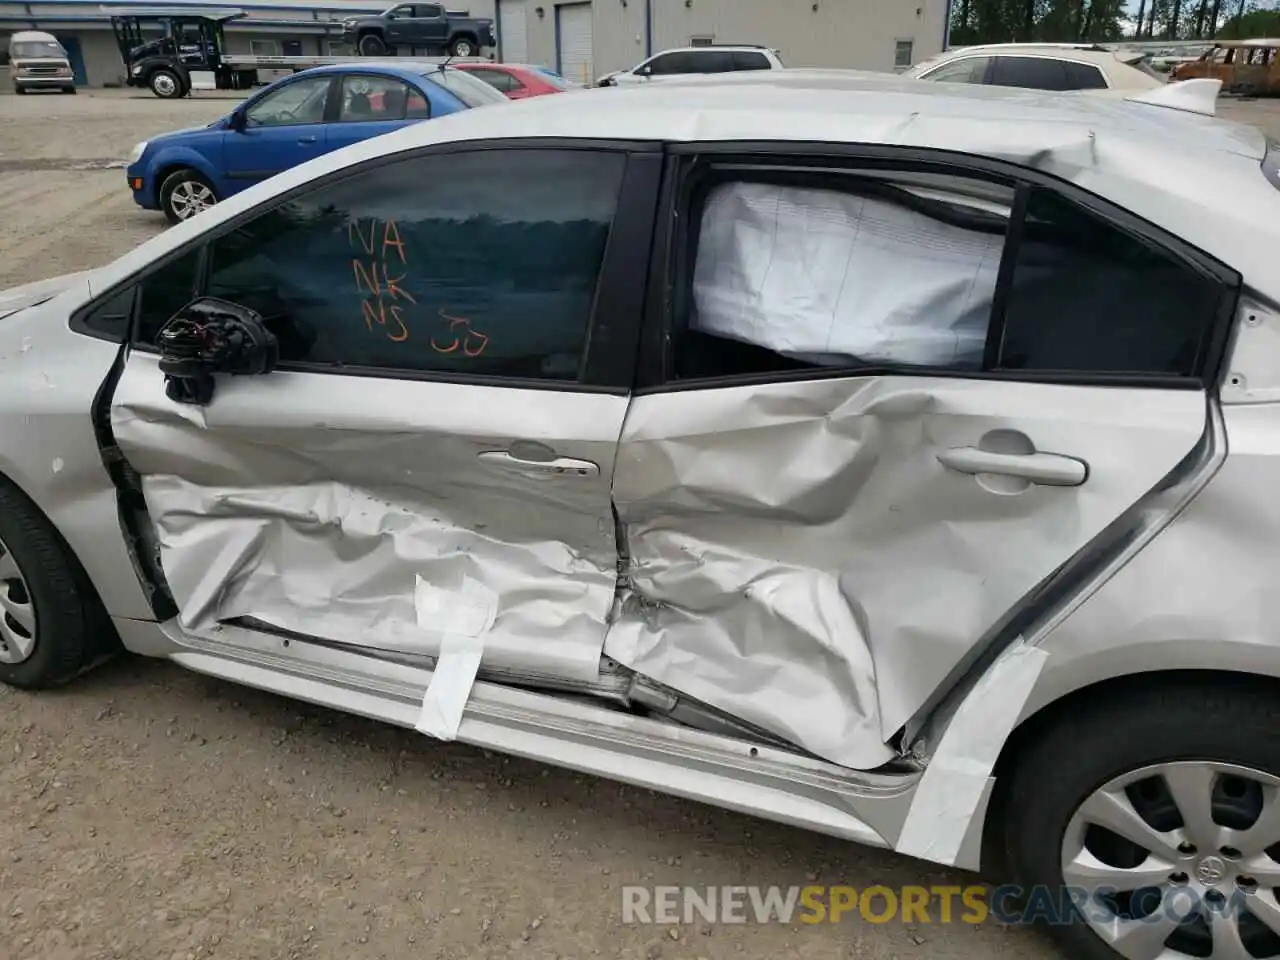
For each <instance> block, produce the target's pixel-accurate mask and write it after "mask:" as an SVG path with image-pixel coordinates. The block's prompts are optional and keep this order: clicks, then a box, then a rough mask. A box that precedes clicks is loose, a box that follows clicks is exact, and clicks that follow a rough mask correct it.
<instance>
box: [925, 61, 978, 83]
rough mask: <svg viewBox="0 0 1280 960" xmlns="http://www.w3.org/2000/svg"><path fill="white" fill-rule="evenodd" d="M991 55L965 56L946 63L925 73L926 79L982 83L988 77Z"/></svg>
mask: <svg viewBox="0 0 1280 960" xmlns="http://www.w3.org/2000/svg"><path fill="white" fill-rule="evenodd" d="M990 63H991V58H990V57H964V58H963V59H960V60H957V61H955V62H954V63H946V64H943V65H942V66H940V67H938V69H936V70H934V71H932V72H930V73H927V74H925V76H924V79H925V80H936V81H937V82H939V83H982V82H983V81H984V80H985V79H986V77H987V66H988V65H989V64H990Z"/></svg>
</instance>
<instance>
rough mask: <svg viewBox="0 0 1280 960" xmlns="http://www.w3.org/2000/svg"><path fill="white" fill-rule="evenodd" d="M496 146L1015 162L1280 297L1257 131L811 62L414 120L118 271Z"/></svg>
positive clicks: (276, 185)
mask: <svg viewBox="0 0 1280 960" xmlns="http://www.w3.org/2000/svg"><path fill="white" fill-rule="evenodd" d="M744 78H750V79H744ZM744 85H745V86H746V88H747V89H746V90H744V89H743V87H744ZM744 94H748V95H744ZM488 140H510V141H514V142H519V141H529V140H543V141H549V142H555V141H560V142H569V143H573V142H578V143H583V142H588V143H589V142H592V141H614V142H625V143H631V144H644V143H650V144H653V145H654V148H655V149H658V148H660V147H661V145H662V144H664V143H670V144H682V143H692V144H696V143H699V142H719V141H723V142H740V143H743V144H744V145H746V144H751V143H795V144H805V143H814V142H819V143H832V144H842V143H843V144H850V145H869V146H877V145H892V146H899V147H906V148H914V149H917V150H928V151H946V152H951V153H955V154H967V155H972V156H978V157H987V158H992V159H995V160H1003V161H1006V162H1010V163H1014V164H1017V165H1019V166H1022V167H1024V168H1029V169H1035V170H1037V171H1039V172H1041V173H1042V174H1044V175H1047V176H1050V177H1056V178H1059V179H1061V180H1063V181H1064V182H1072V183H1075V184H1077V185H1078V186H1079V187H1080V188H1082V189H1084V190H1086V191H1092V192H1094V193H1098V194H1100V195H1102V196H1105V197H1108V198H1109V199H1111V200H1113V201H1114V202H1117V203H1119V204H1120V205H1121V206H1123V207H1125V208H1127V209H1129V210H1130V211H1132V212H1133V213H1134V214H1136V215H1137V216H1139V217H1144V218H1146V219H1148V220H1152V221H1155V222H1157V223H1159V224H1161V225H1162V226H1163V227H1164V228H1165V229H1167V230H1171V231H1173V232H1175V233H1178V234H1180V235H1182V236H1184V237H1186V238H1187V240H1188V242H1190V243H1192V244H1193V245H1196V246H1199V247H1201V248H1202V249H1204V250H1206V251H1208V252H1209V253H1211V254H1212V255H1214V256H1217V257H1219V258H1220V259H1222V260H1223V261H1225V262H1226V263H1229V264H1231V265H1232V266H1233V267H1235V268H1237V269H1239V270H1241V271H1242V272H1243V273H1244V275H1245V276H1246V278H1249V279H1250V280H1251V282H1254V283H1255V284H1257V285H1258V286H1259V289H1260V290H1261V291H1262V292H1263V293H1264V295H1267V296H1272V297H1274V298H1276V299H1280V277H1277V276H1276V275H1275V269H1274V255H1273V253H1272V251H1273V250H1274V249H1275V245H1276V244H1277V243H1280V217H1275V216H1271V215H1269V214H1266V213H1264V211H1271V210H1274V209H1276V205H1277V203H1278V202H1280V191H1277V190H1276V188H1275V187H1273V186H1272V185H1271V184H1270V183H1269V182H1268V181H1267V179H1266V177H1265V176H1264V175H1263V173H1262V169H1261V163H1262V157H1263V156H1264V155H1265V152H1266V140H1265V138H1264V137H1263V136H1262V134H1261V133H1260V132H1259V131H1258V130H1257V129H1255V128H1253V127H1247V126H1244V125H1242V124H1234V123H1228V122H1226V121H1223V120H1218V119H1216V118H1213V117H1207V116H1202V115H1199V114H1193V113H1188V112H1184V111H1181V110H1175V109H1170V108H1167V107H1160V106H1155V105H1151V104H1144V103H1133V102H1129V100H1128V99H1127V98H1124V97H1119V96H1115V97H1112V96H1094V95H1089V94H1071V93H1066V94H1063V93H1046V92H1042V91H1034V90H1024V89H1020V88H1015V87H992V86H984V85H971V84H944V83H933V82H930V81H927V80H911V79H905V78H902V77H899V76H897V75H895V74H874V73H858V72H855V71H839V70H829V71H822V70H799V69H795V70H768V71H765V70H759V71H739V72H738V73H736V74H718V75H712V76H700V77H697V78H684V77H680V78H672V79H671V80H669V81H667V82H664V83H660V84H638V85H636V86H635V87H604V88H590V89H584V90H582V91H580V92H577V93H575V94H574V95H573V96H572V97H533V98H530V99H528V100H523V101H521V102H519V103H518V104H515V105H512V104H494V105H492V106H483V107H479V108H477V109H473V110H464V111H460V112H458V113H454V114H449V115H447V116H442V117H439V118H437V119H435V120H432V121H431V122H430V123H417V124H411V125H409V126H407V127H403V128H401V129H399V130H395V131H391V132H389V133H385V134H382V135H380V136H377V137H372V138H370V139H368V140H363V141H361V142H359V143H356V144H353V145H351V146H348V147H344V148H341V149H339V150H337V151H334V152H331V153H327V154H324V155H323V156H320V157H317V158H316V159H314V160H311V161H309V162H308V163H305V164H303V165H301V166H298V167H293V168H291V169H289V170H285V171H283V172H282V173H279V174H277V175H276V176H274V177H272V178H271V179H270V180H268V181H264V182H263V183H262V184H259V185H258V186H255V187H251V188H250V189H249V190H246V191H243V192H241V193H238V194H236V195H235V196H232V197H228V198H227V199H226V200H224V201H222V202H221V203H219V204H218V205H217V206H215V207H213V208H212V209H211V210H210V211H208V212H207V214H206V215H204V216H202V217H196V218H192V219H191V220H187V221H184V222H183V223H181V224H178V225H177V226H175V227H173V228H171V229H170V230H169V231H166V232H165V233H163V234H160V235H159V236H158V237H157V238H155V239H154V240H151V241H148V242H147V243H145V244H143V246H142V247H139V248H138V249H137V251H135V253H136V254H137V256H136V257H129V258H125V260H123V261H121V262H119V263H118V264H116V265H113V267H112V271H113V275H114V272H115V271H123V270H126V269H136V268H137V267H138V266H139V265H140V264H141V263H143V262H146V261H147V260H148V258H150V257H154V256H157V255H159V253H160V250H161V248H164V249H168V248H169V247H170V245H172V244H177V243H180V242H184V238H187V239H189V238H190V236H194V235H195V234H196V233H199V232H201V231H203V230H204V229H205V228H206V225H209V226H212V221H211V220H210V219H209V218H210V217H212V218H214V219H216V220H222V219H224V218H229V217H234V216H237V215H238V213H239V212H242V211H244V210H247V209H248V208H249V207H250V206H251V205H253V204H256V203H259V202H262V201H263V200H265V199H267V194H271V195H279V194H281V193H283V192H285V191H289V190H292V189H294V188H297V187H301V186H304V185H305V184H307V183H309V182H311V181H313V180H314V179H315V178H317V177H323V176H326V175H329V174H331V173H337V172H339V171H342V170H345V169H347V168H348V167H349V166H350V165H351V164H355V163H361V162H365V161H372V160H376V159H378V158H381V157H385V156H388V155H392V154H400V153H403V152H405V151H413V150H418V149H423V148H428V147H431V146H434V145H444V144H450V143H458V142H465V141H471V142H483V141H488ZM198 221H202V222H198ZM161 240H163V241H164V242H163V243H160V242H158V241H161Z"/></svg>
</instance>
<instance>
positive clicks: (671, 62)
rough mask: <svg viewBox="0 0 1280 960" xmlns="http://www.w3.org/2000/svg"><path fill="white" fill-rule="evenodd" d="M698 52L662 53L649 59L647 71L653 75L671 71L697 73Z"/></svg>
mask: <svg viewBox="0 0 1280 960" xmlns="http://www.w3.org/2000/svg"><path fill="white" fill-rule="evenodd" d="M697 58H698V54H697V53H695V52H693V51H685V52H683V53H664V54H663V55H662V56H660V57H654V59H653V60H651V61H649V72H650V73H652V74H654V75H655V76H657V75H659V74H664V75H665V74H671V73H697V72H698V62H697Z"/></svg>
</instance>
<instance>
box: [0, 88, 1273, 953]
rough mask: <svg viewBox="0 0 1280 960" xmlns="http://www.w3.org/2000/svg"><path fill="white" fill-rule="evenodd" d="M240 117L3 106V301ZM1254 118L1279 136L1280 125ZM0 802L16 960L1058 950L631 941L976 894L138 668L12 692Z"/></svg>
mask: <svg viewBox="0 0 1280 960" xmlns="http://www.w3.org/2000/svg"><path fill="white" fill-rule="evenodd" d="M230 107H231V103H230V102H229V100H228V99H226V98H221V97H220V98H217V99H214V98H213V97H212V96H211V95H210V96H206V97H200V98H196V99H192V100H187V101H183V102H179V103H169V102H164V101H158V100H155V99H153V98H151V97H149V96H139V95H135V94H129V93H122V92H118V91H110V92H106V91H100V92H94V93H90V92H85V93H82V94H80V95H79V96H77V97H74V98H72V97H58V96H49V97H26V98H18V97H13V96H0V223H2V224H3V225H4V226H3V230H2V231H0V288H3V287H6V286H10V285H13V284H16V283H20V282H24V281H28V280H36V279H40V278H43V277H47V276H53V275H55V274H58V273H63V272H67V271H71V270H79V269H83V268H87V267H92V266H96V265H98V264H100V263H103V262H105V261H107V260H109V259H110V258H112V257H114V256H118V255H119V254H121V253H123V252H125V251H127V250H128V249H130V247H131V246H134V245H136V244H137V243H139V242H141V241H143V240H145V239H146V238H148V237H150V236H152V235H154V234H155V233H156V232H157V231H159V230H161V229H162V228H163V220H162V219H161V218H160V216H159V215H158V214H152V213H146V212H143V211H140V210H138V209H137V208H136V207H135V206H134V204H133V202H132V200H131V199H130V198H129V196H128V193H127V191H126V189H125V185H124V175H123V172H122V168H123V162H122V160H121V158H123V157H124V156H125V155H126V154H127V153H128V150H129V148H130V146H131V145H132V144H133V143H134V142H135V141H137V140H139V139H142V138H144V137H146V136H149V135H154V134H157V133H160V132H163V131H166V130H171V129H175V128H178V127H184V126H192V125H197V124H202V123H205V122H208V121H209V120H212V119H214V118H215V117H218V116H220V115H221V114H223V113H224V112H226V111H227V110H228V109H230ZM1231 110H1232V112H1233V113H1235V114H1237V115H1241V116H1243V117H1244V118H1245V119H1250V120H1253V121H1254V122H1262V123H1265V124H1267V125H1268V126H1269V127H1270V129H1271V130H1272V132H1273V133H1280V107H1276V106H1274V105H1268V104H1239V105H1234V106H1233V107H1232V108H1231ZM0 811H2V813H0V957H4V958H6V960H27V958H31V960H36V958H39V960H106V958H113V960H114V958H126V960H153V958H154V960H191V958H206V957H220V958H228V960H259V958H261V960H267V958H272V960H274V958H281V960H285V958H290V960H291V958H317V960H324V958H334V960H339V958H340V960H375V958H376V960H389V958H396V960H400V958H411V957H423V958H448V960H452V958H469V957H486V958H487V957H504V956H518V957H529V958H539V960H553V958H562V960H563V958H590V957H619V958H636V960H641V958H643V960H658V958H668V960H697V958H706V960H712V958H716V960H719V958H737V957H756V956H760V957H765V956H767V957H770V958H777V960H785V958H792V957H794V958H799V957H804V958H805V960H828V958H830V960H834V958H848V957H865V958H903V960H905V958H937V960H943V958H957V960H961V958H963V960H978V958H997V957H1009V958H1014V957H1017V958H1018V960H1049V958H1053V957H1055V956H1056V954H1055V953H1054V952H1053V951H1052V949H1051V948H1050V947H1049V946H1048V945H1047V943H1046V941H1045V940H1044V939H1043V937H1041V936H1040V935H1039V934H1037V933H1033V932H1029V931H1027V930H1024V929H1020V928H1006V927H1002V926H1000V925H998V924H996V923H994V922H991V923H988V924H985V925H982V926H970V925H962V924H955V925H947V926H943V925H941V924H934V925H929V926H925V925H917V926H915V927H910V926H906V925H903V924H902V923H899V922H897V921H894V922H890V923H886V924H876V925H873V924H868V923H864V922H860V921H856V920H855V921H848V922H845V923H843V924H840V925H838V926H832V925H824V926H814V927H808V926H805V927H800V926H783V925H776V924H775V925H766V926H758V925H754V924H750V925H742V926H739V925H719V926H714V927H712V926H706V925H698V924H695V925H692V926H681V927H679V929H678V930H674V931H672V930H670V929H668V928H665V927H662V928H660V927H651V926H640V925H628V924H624V923H623V922H622V895H621V888H622V886H623V885H625V884H646V885H653V884H675V885H691V886H696V887H704V886H706V885H709V884H759V885H763V886H769V885H774V884H777V885H783V886H785V885H791V884H797V885H805V884H812V883H815V882H816V883H829V884H848V885H852V886H854V887H857V888H860V889H861V888H865V887H868V886H872V885H886V886H889V887H896V886H902V885H940V884H948V883H952V884H954V883H965V882H971V879H972V878H969V877H965V876H962V875H958V874H955V873H951V872H948V871H945V870H941V869H934V868H933V867H931V866H930V865H929V864H926V863H922V862H919V861H913V860H908V859H905V858H902V857H898V856H895V855H893V854H889V853H884V852H882V851H875V850H868V849H863V848H859V847H855V846H852V845H849V844H845V843H841V842H837V841H833V840H829V839H826V838H823V837H818V836H815V835H812V834H809V833H805V832H801V831H797V830H792V829H789V828H785V827H780V826H775V825H772V824H768V823H763V822H760V821H756V820H752V819H750V818H747V817H743V816H738V815H734V814H729V813H724V812H721V811H718V810H715V809H712V808H708V807H704V806H701V805H697V804H692V803H686V802H683V801H679V800H675V799H671V798H669V797H663V796H659V795H655V794H652V793H649V792H647V791H641V790H636V789H632V788H630V787H623V786H620V785H618V784H615V783H611V782H608V781H603V780H596V779H592V778H588V777H582V776H578V775H575V774H571V773H568V772H565V771H561V770H558V769H552V768H546V767H542V766H540V765H537V764H534V763H529V762H525V761H519V760H513V759H507V758H503V757H500V756H495V755H491V754H488V753H486V752H483V751H480V750H476V749H472V748H469V747H465V746H460V745H457V744H448V745H445V744H440V743H437V742H434V741H429V740H426V739H424V738H423V737H420V736H417V735H414V734H412V733H409V732H406V731H401V730H396V729H391V728H387V727H383V726H380V725H376V724H373V723H370V722H366V721H363V720H360V719H354V718H351V717H347V716H343V715H340V714H335V713H332V712H329V711H325V710H321V709H318V708H313V707H310V706H306V705H300V704H297V703H293V702H290V701H287V700H283V699H280V698H277V697H273V696H269V695H266V694H261V693H257V692H254V691H248V690H243V689H239V688H236V687H232V686H229V685H227V684H225V683H221V682H218V681H214V680H211V679H207V678H202V677H199V676H195V675H192V674H188V673H184V672H183V671H180V670H178V669H177V668H175V667H172V666H170V665H168V664H166V663H158V662H148V661H141V660H138V659H134V658H130V659H125V660H122V661H119V662H117V663H116V664H113V665H111V666H109V667H107V668H105V669H103V670H102V671H100V672H98V673H96V674H94V675H93V676H91V677H89V678H86V679H85V680H83V681H81V682H79V683H77V684H76V685H74V686H73V687H72V688H70V689H68V690H65V691H62V692H59V693H55V694H44V695H40V696H31V695H28V694H24V693H19V692H15V691H11V690H8V689H6V688H0ZM672 932H674V933H675V934H676V936H674V937H673V936H672Z"/></svg>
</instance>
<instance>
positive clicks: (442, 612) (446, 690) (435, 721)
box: [413, 577, 497, 740]
mask: <svg viewBox="0 0 1280 960" xmlns="http://www.w3.org/2000/svg"><path fill="white" fill-rule="evenodd" d="M413 602H414V607H415V608H416V609H417V615H418V626H419V627H420V628H421V629H423V630H427V631H430V632H431V633H438V634H443V636H442V638H441V641H440V656H439V658H438V659H437V660H436V668H435V670H434V671H432V674H431V682H430V683H428V684H427V692H426V693H425V694H423V697H422V709H421V710H420V711H419V712H418V722H417V723H415V724H414V729H416V730H417V731H418V732H419V733H425V734H427V735H428V736H432V737H436V738H438V739H440V740H456V739H457V737H458V727H459V726H460V725H461V724H462V712H463V711H464V710H465V709H466V707H467V700H469V699H470V698H471V688H472V687H473V686H474V685H475V682H476V674H478V673H479V672H480V660H481V658H482V657H483V656H484V638H485V635H486V634H487V633H488V632H489V630H490V629H491V628H492V627H493V621H494V618H495V616H496V614H497V597H496V596H495V595H494V594H493V592H492V591H490V590H488V589H486V588H485V587H484V586H482V585H481V584H480V583H478V582H477V581H475V580H472V579H471V578H470V577H463V579H462V586H461V587H460V588H459V589H457V590H442V589H440V588H438V587H433V586H432V585H431V584H429V583H427V581H425V580H423V579H422V578H421V577H418V578H417V581H416V583H415V584H414V589H413Z"/></svg>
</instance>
